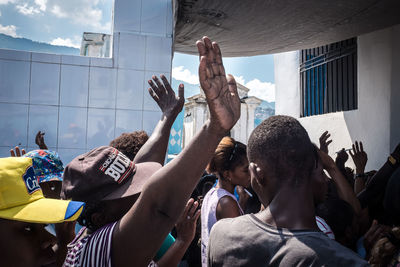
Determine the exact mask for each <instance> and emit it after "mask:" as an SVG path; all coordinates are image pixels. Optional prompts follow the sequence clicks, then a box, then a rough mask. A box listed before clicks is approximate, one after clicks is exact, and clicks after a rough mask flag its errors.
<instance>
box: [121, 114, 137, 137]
mask: <svg viewBox="0 0 400 267" xmlns="http://www.w3.org/2000/svg"><path fill="white" fill-rule="evenodd" d="M116 115H117V116H116V120H117V121H116V123H115V124H116V126H115V136H116V137H117V136H120V135H121V134H122V133H129V132H133V131H140V130H142V111H141V110H140V111H136V110H117V114H116Z"/></svg>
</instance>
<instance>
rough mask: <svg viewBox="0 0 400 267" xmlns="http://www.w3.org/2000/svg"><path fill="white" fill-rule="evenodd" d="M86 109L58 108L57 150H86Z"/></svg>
mask: <svg viewBox="0 0 400 267" xmlns="http://www.w3.org/2000/svg"><path fill="white" fill-rule="evenodd" d="M86 118H87V109H86V108H72V107H60V122H59V132H58V147H59V148H81V149H85V148H86Z"/></svg>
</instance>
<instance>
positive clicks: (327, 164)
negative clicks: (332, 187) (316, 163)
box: [318, 149, 336, 172]
mask: <svg viewBox="0 0 400 267" xmlns="http://www.w3.org/2000/svg"><path fill="white" fill-rule="evenodd" d="M318 155H319V158H320V159H321V163H322V166H323V168H324V169H325V170H327V171H328V172H329V171H330V170H332V169H334V168H335V167H336V164H335V162H334V161H333V159H332V158H331V157H330V156H329V155H328V154H327V153H325V152H324V151H322V149H318Z"/></svg>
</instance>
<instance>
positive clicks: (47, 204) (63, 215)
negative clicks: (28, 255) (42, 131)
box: [0, 157, 85, 223]
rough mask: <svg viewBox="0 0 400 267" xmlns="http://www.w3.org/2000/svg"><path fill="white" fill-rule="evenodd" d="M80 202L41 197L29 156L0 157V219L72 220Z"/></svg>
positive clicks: (35, 221)
mask: <svg viewBox="0 0 400 267" xmlns="http://www.w3.org/2000/svg"><path fill="white" fill-rule="evenodd" d="M84 205H85V204H84V203H83V202H77V201H68V200H59V199H50V198H45V197H44V196H43V193H42V190H41V188H40V186H39V182H38V180H37V178H36V177H35V173H34V169H33V167H32V159H31V158H22V157H10V158H0V218H3V219H8V220H15V221H24V222H33V223H60V222H64V221H75V220H76V219H78V217H79V215H80V214H81V213H82V211H83V208H84Z"/></svg>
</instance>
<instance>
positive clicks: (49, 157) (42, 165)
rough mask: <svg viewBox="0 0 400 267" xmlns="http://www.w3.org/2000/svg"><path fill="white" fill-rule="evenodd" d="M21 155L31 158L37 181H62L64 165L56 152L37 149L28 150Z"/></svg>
mask: <svg viewBox="0 0 400 267" xmlns="http://www.w3.org/2000/svg"><path fill="white" fill-rule="evenodd" d="M23 157H28V158H31V159H32V163H33V170H34V171H35V176H36V178H37V179H38V180H39V183H44V182H49V181H62V176H63V172H64V166H63V163H62V161H61V159H60V157H59V156H58V154H57V152H54V151H50V150H42V149H37V150H32V151H29V152H28V153H26V154H25V155H23Z"/></svg>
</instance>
